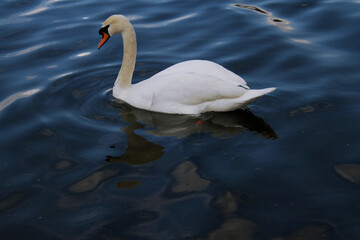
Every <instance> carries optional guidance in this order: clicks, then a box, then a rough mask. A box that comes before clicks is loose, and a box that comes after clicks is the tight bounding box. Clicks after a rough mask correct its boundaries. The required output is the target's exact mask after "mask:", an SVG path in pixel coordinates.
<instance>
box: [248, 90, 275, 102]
mask: <svg viewBox="0 0 360 240" xmlns="http://www.w3.org/2000/svg"><path fill="white" fill-rule="evenodd" d="M275 89H276V88H273V87H272V88H264V89H250V90H249V91H247V92H246V93H245V94H244V95H242V96H241V99H242V101H244V103H245V105H247V104H249V103H251V102H252V101H254V100H256V99H258V98H260V97H261V96H263V95H265V94H268V93H270V92H272V91H274V90H275Z"/></svg>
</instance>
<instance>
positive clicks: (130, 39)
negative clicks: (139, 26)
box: [114, 22, 136, 88]
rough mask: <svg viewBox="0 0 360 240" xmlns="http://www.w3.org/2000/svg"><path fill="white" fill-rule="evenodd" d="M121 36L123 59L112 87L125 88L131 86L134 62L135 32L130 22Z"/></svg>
mask: <svg viewBox="0 0 360 240" xmlns="http://www.w3.org/2000/svg"><path fill="white" fill-rule="evenodd" d="M121 36H122V39H123V46H124V50H123V52H124V53H123V61H122V65H121V68H120V71H119V74H118V76H117V78H116V81H115V84H114V87H119V88H127V87H130V86H131V80H132V76H133V73H134V69H135V62H136V34H135V31H134V28H133V27H132V26H131V24H130V22H128V24H127V25H126V27H125V29H124V30H123V31H122V33H121Z"/></svg>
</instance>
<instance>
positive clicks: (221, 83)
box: [98, 15, 276, 115]
mask: <svg viewBox="0 0 360 240" xmlns="http://www.w3.org/2000/svg"><path fill="white" fill-rule="evenodd" d="M118 33H121V35H122V39H123V61H122V65H121V68H120V71H119V73H118V76H117V78H116V81H115V83H114V86H113V97H114V98H115V99H116V100H120V101H123V102H125V103H127V104H129V105H131V106H133V107H136V108H140V109H144V110H148V111H153V112H160V113H169V114H192V115H199V114H201V113H204V112H228V111H232V110H235V109H239V108H244V107H245V106H246V105H247V104H249V103H250V102H252V101H254V100H255V99H257V98H259V97H261V96H263V95H265V94H267V93H270V92H272V91H274V90H275V89H276V88H265V89H259V90H251V89H250V88H249V87H248V86H247V84H246V82H245V80H244V79H243V78H241V77H240V76H238V75H236V74H235V73H233V72H231V71H229V70H227V69H225V68H224V67H222V66H221V65H219V64H217V63H214V62H211V61H207V60H189V61H184V62H180V63H177V64H175V65H173V66H170V67H168V68H166V69H165V70H163V71H161V72H159V73H157V74H155V75H154V76H152V77H150V78H149V79H146V80H143V81H141V82H139V83H136V84H131V81H132V76H133V72H134V69H135V62H136V44H137V43H136V34H135V31H134V28H133V26H132V25H131V23H130V21H129V20H128V19H127V18H126V17H125V16H123V15H112V16H110V17H109V18H108V19H106V20H105V22H104V23H103V25H102V26H101V28H100V30H99V34H100V35H101V40H100V43H99V45H98V49H100V48H101V47H102V46H103V45H104V44H105V43H106V42H107V41H108V40H109V39H110V37H112V36H113V35H115V34H118Z"/></svg>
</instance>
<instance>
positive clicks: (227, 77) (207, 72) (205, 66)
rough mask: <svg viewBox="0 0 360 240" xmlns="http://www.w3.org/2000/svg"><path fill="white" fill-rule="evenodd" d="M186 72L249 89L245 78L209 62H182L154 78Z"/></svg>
mask: <svg viewBox="0 0 360 240" xmlns="http://www.w3.org/2000/svg"><path fill="white" fill-rule="evenodd" d="M184 72H187V73H195V74H197V75H203V76H204V78H206V77H214V78H217V79H221V80H223V81H225V82H228V83H231V84H234V85H237V86H238V85H241V86H242V87H244V88H246V89H249V87H248V86H247V84H246V82H245V80H244V79H243V78H241V77H240V76H238V75H236V74H235V73H233V72H231V71H229V70H227V69H226V68H224V67H223V66H221V65H219V64H217V63H214V62H210V61H207V60H189V61H185V62H180V63H177V64H175V65H172V66H171V67H168V68H166V69H165V70H163V71H161V72H159V73H157V74H155V75H154V76H153V77H156V76H159V77H160V76H164V75H169V74H174V73H175V74H176V73H184Z"/></svg>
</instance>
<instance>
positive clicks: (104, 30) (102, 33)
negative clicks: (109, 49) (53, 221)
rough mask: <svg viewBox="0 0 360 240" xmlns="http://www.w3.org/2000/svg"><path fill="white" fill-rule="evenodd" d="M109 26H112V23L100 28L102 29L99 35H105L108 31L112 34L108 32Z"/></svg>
mask: <svg viewBox="0 0 360 240" xmlns="http://www.w3.org/2000/svg"><path fill="white" fill-rule="evenodd" d="M109 26H110V25H107V26H105V27H102V28H100V30H99V35H102V36H104V33H106V34H107V35H110V34H109V32H108V30H109Z"/></svg>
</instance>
